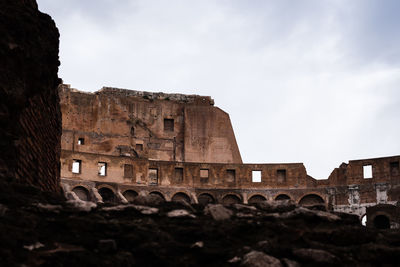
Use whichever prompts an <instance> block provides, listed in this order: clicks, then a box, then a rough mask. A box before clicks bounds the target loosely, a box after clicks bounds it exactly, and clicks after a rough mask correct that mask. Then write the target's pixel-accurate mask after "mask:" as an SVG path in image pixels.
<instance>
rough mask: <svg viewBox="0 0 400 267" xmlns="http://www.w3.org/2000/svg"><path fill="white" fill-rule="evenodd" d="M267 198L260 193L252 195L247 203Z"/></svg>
mask: <svg viewBox="0 0 400 267" xmlns="http://www.w3.org/2000/svg"><path fill="white" fill-rule="evenodd" d="M265 200H267V199H266V198H265V197H264V196H262V195H254V196H252V197H251V198H249V200H248V201H247V202H248V203H249V204H254V203H259V202H263V201H265Z"/></svg>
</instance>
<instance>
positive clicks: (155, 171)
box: [149, 168, 158, 185]
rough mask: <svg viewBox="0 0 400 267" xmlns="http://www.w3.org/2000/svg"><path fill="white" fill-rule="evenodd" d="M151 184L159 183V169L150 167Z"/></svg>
mask: <svg viewBox="0 0 400 267" xmlns="http://www.w3.org/2000/svg"><path fill="white" fill-rule="evenodd" d="M149 184H150V185H158V169H153V168H150V169H149Z"/></svg>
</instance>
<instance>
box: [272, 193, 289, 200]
mask: <svg viewBox="0 0 400 267" xmlns="http://www.w3.org/2000/svg"><path fill="white" fill-rule="evenodd" d="M289 199H290V197H289V196H288V195H286V194H280V195H277V196H276V197H275V200H278V201H281V200H289Z"/></svg>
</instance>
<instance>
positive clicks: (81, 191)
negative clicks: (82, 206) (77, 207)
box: [72, 185, 90, 201]
mask: <svg viewBox="0 0 400 267" xmlns="http://www.w3.org/2000/svg"><path fill="white" fill-rule="evenodd" d="M72 192H74V193H75V194H76V195H77V196H78V198H79V199H80V200H83V201H89V200H90V194H89V190H88V189H87V188H86V187H84V186H81V185H78V186H75V187H74V189H72Z"/></svg>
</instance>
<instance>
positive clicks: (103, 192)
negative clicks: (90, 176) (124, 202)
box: [99, 187, 117, 203]
mask: <svg viewBox="0 0 400 267" xmlns="http://www.w3.org/2000/svg"><path fill="white" fill-rule="evenodd" d="M99 194H100V196H101V197H102V198H103V202H104V203H115V202H117V200H116V197H115V194H114V192H113V191H112V190H111V189H110V188H107V187H102V188H100V189H99Z"/></svg>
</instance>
